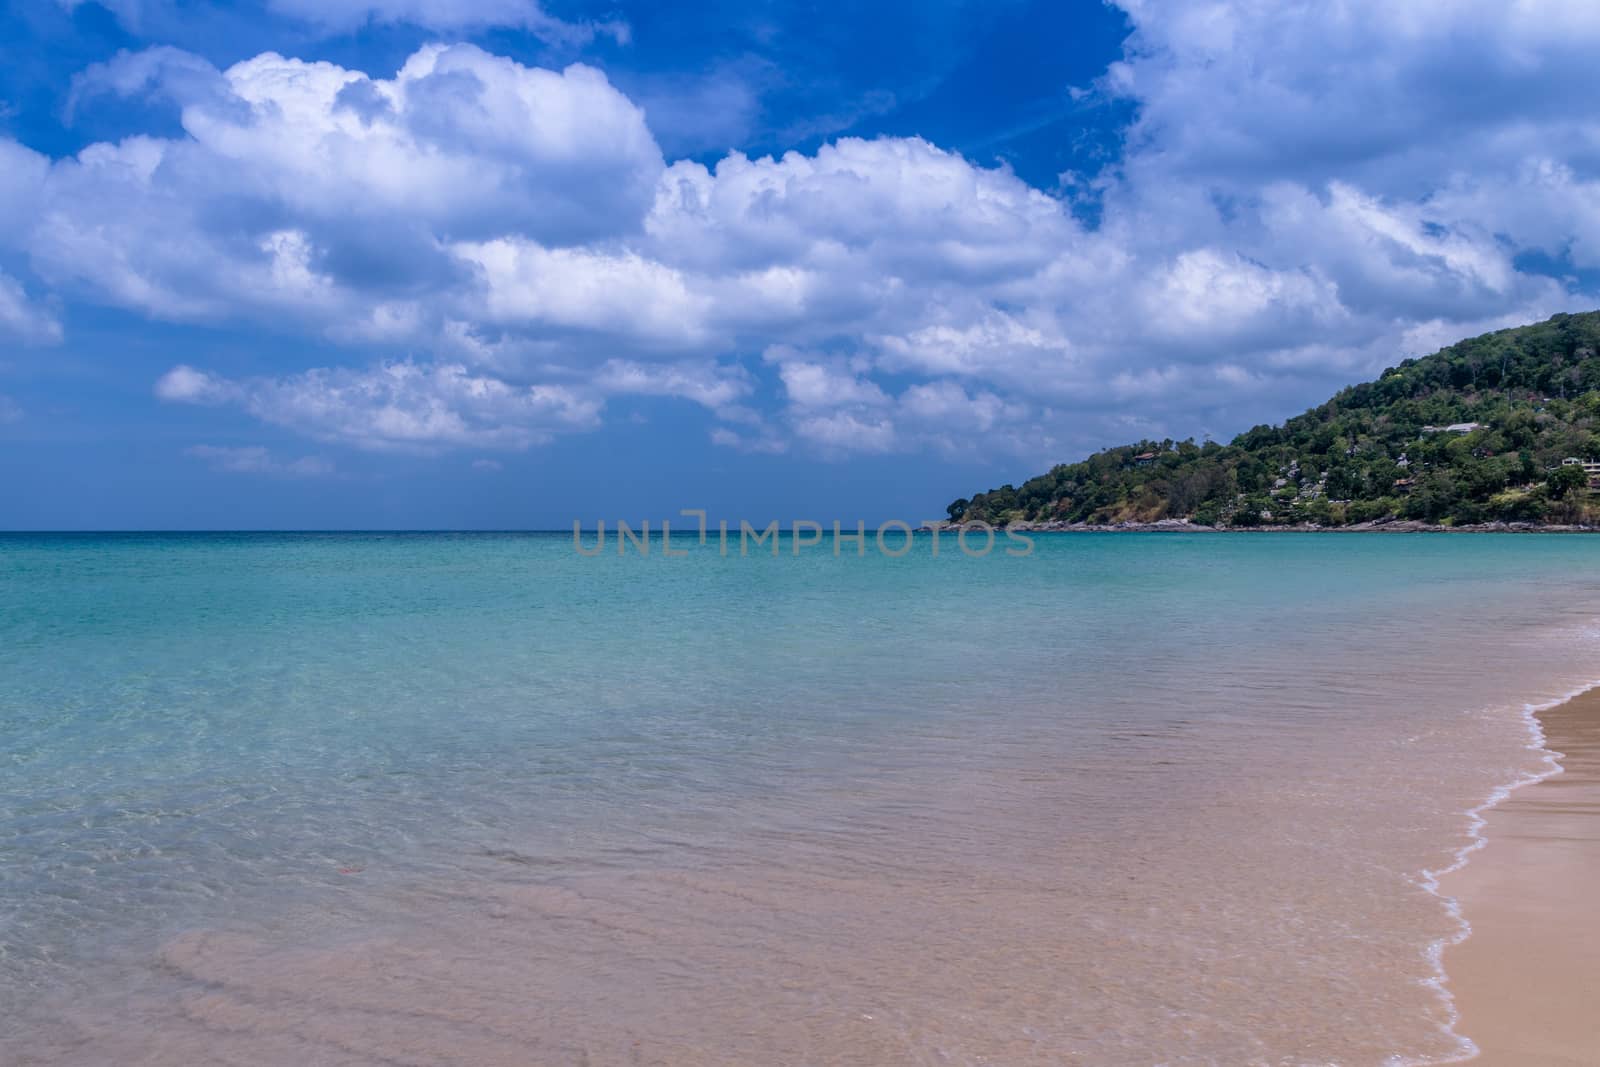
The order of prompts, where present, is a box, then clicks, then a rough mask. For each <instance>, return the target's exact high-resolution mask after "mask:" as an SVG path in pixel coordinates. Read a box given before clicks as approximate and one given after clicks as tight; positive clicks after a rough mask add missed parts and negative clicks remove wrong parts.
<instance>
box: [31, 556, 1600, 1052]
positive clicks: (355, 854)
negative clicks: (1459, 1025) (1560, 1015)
mask: <svg viewBox="0 0 1600 1067" xmlns="http://www.w3.org/2000/svg"><path fill="white" fill-rule="evenodd" d="M1597 544H1600V543H1597V542H1592V541H1590V540H1588V539H1581V538H1531V537H1521V538H1516V537H1504V538H1501V537H1471V538H1468V537H1449V538H1442V537H1405V536H1384V537H1356V536H1350V537H1294V536H1270V535H1263V536H1260V537H1205V536H1187V535H1175V536H1165V535H1161V536H1153V537H1142V536H1128V537H1093V536H1068V537H1059V538H1040V539H1039V550H1038V552H1037V553H1036V555H1035V556H1034V557H1031V558H1028V559H1022V560H1005V559H1000V558H992V559H987V560H966V559H963V558H961V557H960V556H959V555H957V556H954V557H951V556H950V555H948V554H946V555H945V556H944V557H942V558H940V559H933V558H931V556H930V555H929V554H928V553H927V551H926V548H927V546H926V544H924V545H922V546H919V551H918V552H917V553H914V554H913V555H912V556H910V557H907V558H906V559H904V560H885V559H881V558H873V557H869V558H867V559H865V560H858V559H853V558H846V559H843V560H835V559H833V558H831V557H805V558H800V559H794V558H792V557H788V556H786V557H784V558H782V559H778V560H771V559H765V558H763V559H748V560H740V559H721V558H718V557H717V556H716V555H715V554H714V553H704V552H702V553H696V554H693V555H691V557H690V558H689V559H686V560H661V559H659V558H657V559H652V560H649V561H642V560H637V559H633V560H618V559H615V558H605V559H598V560H588V559H580V558H577V557H576V556H575V555H574V554H573V553H572V551H571V544H570V541H569V540H568V539H566V538H562V537H541V536H511V535H486V536H479V537H473V536H428V535H413V536H370V535H349V536H289V535H255V536H249V535H230V536H187V537H185V536H173V537H154V536H153V537H142V538H141V537H121V538H116V537H111V538H95V537H62V538H51V537H14V538H13V537H7V538H0V731H3V733H0V737H3V738H4V742H5V745H4V754H5V758H6V760H7V762H8V770H7V774H6V776H5V779H4V781H3V783H0V909H3V911H0V1002H3V1003H5V1004H6V1005H7V1006H8V1008H10V1009H11V1010H8V1011H7V1012H6V1013H5V1016H4V1020H3V1021H0V1027H4V1029H3V1030H0V1040H3V1043H4V1044H3V1047H4V1048H6V1049H7V1050H8V1051H7V1059H8V1061H11V1062H22V1063H34V1062H37V1063H44V1062H84V1063H98V1062H107V1061H112V1060H114V1061H116V1062H120V1063H151V1064H155V1063H175V1062H236V1063H263V1062H281V1061H288V1060H291V1059H296V1058H298V1059H302V1060H306V1061H308V1062H316V1063H371V1062H396V1063H419V1064H420V1063H439V1062H460V1063H474V1064H478V1063H529V1062H536V1063H563V1062H572V1063H585V1062H587V1063H693V1064H715V1063H728V1064H735V1063H752V1062H767V1063H861V1064H880V1063H899V1062H904V1063H920V1062H957V1063H1041V1064H1042V1063H1063V1062H1082V1063H1118V1064H1120V1063H1155V1062H1166V1063H1252V1062H1255V1063H1301V1062H1307V1063H1310V1062H1340V1063H1379V1062H1382V1061H1384V1060H1385V1059H1386V1058H1387V1057H1389V1056H1391V1055H1404V1056H1410V1057H1415V1058H1419V1059H1426V1058H1428V1057H1444V1056H1446V1055H1448V1054H1450V1053H1451V1052H1452V1051H1453V1050H1454V1049H1456V1048H1457V1039H1455V1038H1454V1037H1453V1035H1451V1034H1450V1033H1449V1032H1448V1023H1449V1014H1448V1006H1447V1005H1446V1004H1445V1003H1444V1001H1443V1000H1442V999H1441V998H1440V995H1439V993H1438V991H1437V989H1436V988H1434V987H1433V986H1431V985H1430V984H1429V979H1430V978H1432V977H1434V975H1433V972H1432V970H1431V963H1430V961H1429V959H1428V955H1427V953H1428V949H1429V946H1430V945H1431V944H1433V943H1434V942H1436V941H1438V940H1439V939H1441V938H1444V937H1447V936H1449V935H1450V933H1451V932H1452V929H1453V927H1452V920H1451V917H1450V916H1449V914H1448V912H1447V911H1446V910H1445V908H1444V907H1443V905H1442V904H1441V902H1440V901H1439V900H1438V898H1437V897H1435V896H1433V895H1431V894H1430V893H1429V892H1428V891H1427V888H1426V886H1425V885H1424V884H1423V883H1422V878H1421V874H1422V872H1423V871H1424V870H1426V869H1429V868H1437V867H1439V866H1442V865H1443V864H1444V863H1446V862H1448V860H1449V858H1450V857H1451V856H1452V855H1453V854H1454V851H1455V850H1456V849H1458V848H1460V847H1461V845H1462V844H1463V842H1464V841H1465V840H1467V838H1466V835H1467V832H1468V824H1467V820H1466V819H1465V818H1464V816H1463V813H1464V812H1465V811H1466V809H1468V808H1470V807H1472V806H1474V805H1476V804H1477V803H1480V802H1481V801H1482V800H1483V799H1484V797H1485V796H1487V795H1488V793H1489V792H1490V791H1491V790H1492V789H1493V788H1494V787H1495V786H1496V785H1497V784H1499V783H1501V782H1504V781H1507V780H1509V779H1511V778H1513V777H1515V776H1516V775H1517V774H1519V773H1522V772H1524V771H1526V770H1527V769H1528V765H1529V763H1530V761H1534V760H1535V757H1534V755H1533V754H1531V753H1529V752H1527V751H1526V750H1524V748H1523V747H1522V744H1523V741H1524V736H1523V734H1522V723H1521V720H1520V718H1519V715H1518V713H1517V709H1518V708H1519V707H1520V705H1521V703H1522V702H1524V701H1530V700H1539V699H1548V698H1549V697H1552V696H1555V695H1559V694H1560V693H1561V692H1564V691H1566V690H1567V689H1570V688H1571V687H1572V685H1574V684H1575V683H1576V682H1579V681H1583V680H1587V679H1588V677H1589V676H1590V675H1592V674H1597V673H1600V671H1596V670H1595V669H1594V667H1593V663H1594V648H1595V638H1594V634H1593V626H1592V622H1591V619H1590V616H1589V609H1588V607H1587V604H1589V603H1592V600H1593V593H1594V591H1595V586H1596V583H1595V581H1594V580H1593V578H1592V577H1590V575H1591V574H1592V568H1591V567H1590V566H1589V559H1590V556H1591V555H1592V554H1593V553H1594V551H1595V550H1596V549H1595V547H1592V546H1595V545H1597Z"/></svg>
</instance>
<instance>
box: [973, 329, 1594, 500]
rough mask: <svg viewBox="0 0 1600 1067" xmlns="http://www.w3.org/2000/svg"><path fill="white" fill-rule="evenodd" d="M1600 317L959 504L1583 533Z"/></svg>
mask: <svg viewBox="0 0 1600 1067" xmlns="http://www.w3.org/2000/svg"><path fill="white" fill-rule="evenodd" d="M1568 459H1579V460H1600V312H1585V313H1583V314H1578V315H1557V316H1555V317H1554V318H1552V319H1550V320H1549V321H1547V322H1541V323H1537V324H1534V325H1531V326H1521V327H1517V328H1516V329H1510V330H1501V331H1498V332H1496V333H1489V334H1484V335H1483V336H1482V337H1475V338H1472V339H1471V340H1467V341H1462V342H1460V343H1458V344H1454V345H1451V346H1450V347H1449V348H1446V349H1443V350H1442V351H1439V352H1436V353H1434V354H1433V355H1431V356H1425V357H1423V358H1420V359H1408V360H1406V361H1405V362H1403V363H1401V364H1400V365H1399V366H1397V367H1393V368H1391V369H1389V370H1387V371H1385V372H1384V373H1383V375H1382V376H1381V377H1379V378H1378V379H1377V380H1376V381H1373V382H1366V383H1364V384H1361V385H1357V386H1353V387H1351V388H1349V389H1346V390H1344V391H1343V392H1341V393H1339V394H1338V395H1337V396H1335V397H1333V399H1331V400H1329V401H1328V402H1327V403H1325V404H1322V405H1321V406H1319V407H1316V408H1313V409H1312V410H1310V411H1308V412H1306V413H1305V414H1303V415H1300V416H1297V417H1295V418H1292V419H1290V420H1288V421H1287V422H1286V423H1284V424H1283V425H1282V426H1257V427H1256V428H1255V429H1253V430H1249V431H1247V432H1245V433H1242V434H1240V435H1239V436H1238V437H1236V438H1234V439H1233V441H1232V442H1230V443H1228V444H1225V445H1224V444H1218V443H1216V442H1211V441H1208V442H1206V443H1204V444H1196V443H1195V442H1194V441H1192V440H1190V441H1178V442H1173V441H1140V442H1138V443H1137V444H1130V445H1124V446H1122V447H1120V448H1111V449H1107V450H1105V451H1103V452H1099V453H1096V454H1095V455H1093V456H1090V457H1089V458H1088V459H1086V460H1084V461H1082V462H1080V463H1068V464H1063V465H1061V466H1058V467H1056V468H1054V469H1053V470H1051V471H1050V472H1049V473H1047V474H1042V475H1040V476H1039V477H1037V478H1031V479H1029V480H1028V481H1027V482H1024V483H1023V484H1022V485H1021V486H1010V485H1006V486H1001V487H1000V488H999V489H991V490H990V491H988V492H986V493H979V494H978V495H977V496H975V497H973V498H972V499H970V500H966V499H962V500H957V501H955V502H954V503H952V504H951V505H950V506H949V509H948V510H949V513H950V517H951V518H952V519H954V520H963V521H973V520H979V519H981V520H984V521H988V522H992V523H997V524H1003V523H1008V522H1017V521H1023V520H1026V521H1029V522H1049V521H1059V522H1067V523H1079V522H1087V523H1108V524H1109V523H1121V522H1154V521H1157V520H1161V519H1172V518H1186V519H1190V520H1193V521H1195V522H1199V523H1205V524H1207V525H1220V526H1255V525H1262V524H1267V523H1271V524H1280V523H1316V524H1320V525H1324V526H1341V525H1347V524H1350V523H1358V522H1369V521H1374V520H1379V519H1384V518H1389V517H1393V518H1401V519H1416V520H1420V521H1424V522H1431V523H1441V524H1445V525H1460V524H1466V523H1480V522H1489V521H1494V520H1504V521H1508V522H1516V521H1526V522H1541V523H1578V522H1587V521H1589V520H1590V518H1591V517H1593V516H1597V515H1600V496H1596V497H1593V498H1591V495H1590V491H1589V486H1588V477H1587V476H1586V475H1585V474H1584V471H1583V468H1582V467H1579V466H1574V465H1565V466H1564V465H1563V461H1564V460H1568Z"/></svg>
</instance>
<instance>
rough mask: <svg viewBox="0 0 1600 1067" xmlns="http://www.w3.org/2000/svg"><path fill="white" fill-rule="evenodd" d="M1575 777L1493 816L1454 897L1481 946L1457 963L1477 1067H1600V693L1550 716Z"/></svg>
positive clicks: (1453, 962)
mask: <svg viewBox="0 0 1600 1067" xmlns="http://www.w3.org/2000/svg"><path fill="white" fill-rule="evenodd" d="M1539 718H1540V721H1541V722H1542V723H1543V725H1544V730H1545V735H1546V737H1547V744H1548V746H1549V747H1550V748H1551V749H1553V750H1555V751H1557V752H1560V753H1563V756H1562V759H1561V764H1562V767H1563V773H1561V774H1558V775H1556V776H1555V777H1553V778H1548V779H1546V780H1544V781H1542V782H1537V783H1535V784H1533V785H1529V786H1524V787H1523V788H1521V789H1518V790H1516V791H1515V792H1513V793H1512V794H1511V796H1510V798H1509V799H1507V800H1506V801H1505V802H1504V803H1502V804H1500V805H1499V806H1498V807H1496V808H1494V809H1492V810H1490V811H1489V812H1488V813H1487V815H1486V818H1487V820H1488V825H1487V826H1486V827H1485V828H1484V833H1485V834H1486V835H1487V838H1488V845H1487V846H1486V847H1485V848H1483V849H1482V850H1481V851H1479V852H1478V853H1477V854H1476V855H1474V856H1473V857H1472V860H1471V862H1470V863H1468V864H1467V866H1466V867H1465V868H1463V869H1462V870H1461V871H1458V872H1456V873H1455V874H1453V875H1451V876H1450V877H1449V878H1448V879H1446V881H1445V883H1444V889H1445V891H1446V892H1448V893H1451V894H1452V895H1454V896H1455V897H1456V898H1457V899H1458V900H1459V901H1460V902H1461V907H1462V911H1463V914H1464V915H1465V916H1466V919H1467V921H1468V922H1469V923H1471V924H1472V935H1471V936H1470V937H1469V938H1467V939H1466V940H1465V941H1464V942H1462V943H1461V944H1460V945H1457V946H1455V947H1453V948H1451V949H1449V950H1448V951H1447V952H1446V953H1445V958H1444V965H1445V970H1446V972H1447V973H1448V975H1449V981H1450V988H1451V991H1452V992H1453V993H1454V994H1455V998H1456V1006H1457V1009H1458V1010H1459V1012H1460V1016H1461V1017H1460V1022H1459V1024H1458V1029H1459V1030H1460V1031H1461V1032H1462V1033H1464V1034H1466V1035H1467V1036H1468V1037H1470V1038H1471V1039H1472V1040H1473V1041H1474V1042H1476V1043H1477V1045H1478V1047H1479V1048H1480V1049H1481V1050H1482V1055H1481V1057H1479V1058H1478V1059H1477V1060H1475V1061H1474V1062H1475V1063H1477V1064H1486V1065H1488V1064H1509V1065H1515V1067H1555V1065H1561V1067H1568V1065H1571V1067H1577V1065H1580V1064H1581V1065H1586V1067H1593V1065H1595V1064H1600V692H1589V693H1585V694H1584V695H1582V696H1580V697H1578V698H1577V699H1575V700H1572V701H1569V702H1568V703H1566V704H1563V705H1561V706H1560V707H1557V708H1552V709H1551V710H1549V711H1546V712H1544V713H1542V714H1541V715H1540V716H1539Z"/></svg>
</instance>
